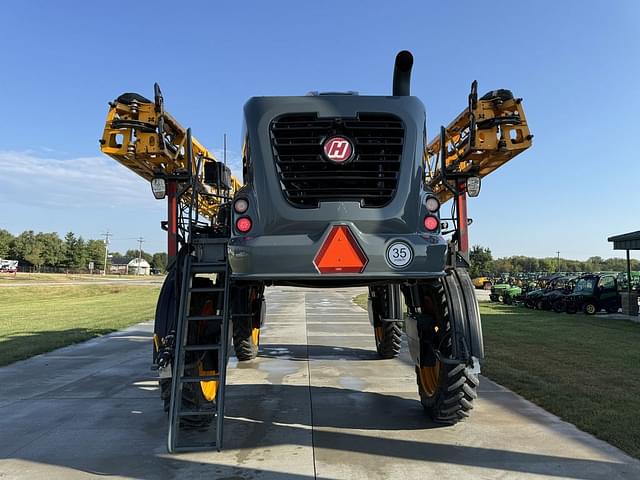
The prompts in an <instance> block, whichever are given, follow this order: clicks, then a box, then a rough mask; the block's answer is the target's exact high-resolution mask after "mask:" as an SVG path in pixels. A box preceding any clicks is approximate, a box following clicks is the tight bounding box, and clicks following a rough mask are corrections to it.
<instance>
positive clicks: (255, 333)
mask: <svg viewBox="0 0 640 480" xmlns="http://www.w3.org/2000/svg"><path fill="white" fill-rule="evenodd" d="M251 341H252V342H253V344H254V345H255V346H256V347H257V346H258V345H260V329H259V328H255V327H254V328H252V329H251Z"/></svg>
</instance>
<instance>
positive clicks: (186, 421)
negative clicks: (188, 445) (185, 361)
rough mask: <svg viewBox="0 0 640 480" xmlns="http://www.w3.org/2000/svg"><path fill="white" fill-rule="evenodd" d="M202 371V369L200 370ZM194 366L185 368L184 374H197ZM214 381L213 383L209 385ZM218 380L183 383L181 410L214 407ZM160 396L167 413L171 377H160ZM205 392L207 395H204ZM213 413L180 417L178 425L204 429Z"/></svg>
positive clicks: (169, 403) (185, 427)
mask: <svg viewBox="0 0 640 480" xmlns="http://www.w3.org/2000/svg"><path fill="white" fill-rule="evenodd" d="M201 372H202V370H201ZM197 374H198V372H197V369H195V368H194V367H191V368H186V367H185V375H188V376H191V375H197ZM213 383H215V385H211V384H213ZM217 383H218V382H199V383H185V384H183V386H182V404H181V408H182V410H209V409H213V408H215V403H214V402H215V396H216V394H217V393H218V385H217ZM159 384H160V398H161V399H162V401H163V404H164V411H165V412H166V413H167V414H169V409H170V408H171V378H161V379H160V380H159ZM205 393H206V394H207V395H205ZM212 421H213V415H189V416H186V417H182V418H180V427H181V428H184V429H187V430H201V429H206V428H207V427H209V425H211V422H212Z"/></svg>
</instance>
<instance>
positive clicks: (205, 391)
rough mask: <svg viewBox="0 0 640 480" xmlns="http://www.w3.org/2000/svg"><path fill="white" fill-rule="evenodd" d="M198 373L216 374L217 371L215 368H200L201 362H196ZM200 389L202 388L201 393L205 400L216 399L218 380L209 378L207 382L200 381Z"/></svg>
mask: <svg viewBox="0 0 640 480" xmlns="http://www.w3.org/2000/svg"><path fill="white" fill-rule="evenodd" d="M198 374H199V375H217V374H218V372H217V371H216V370H205V369H204V368H202V362H200V363H198ZM200 389H201V390H202V395H203V396H204V398H205V399H207V401H209V402H212V401H214V400H215V399H216V395H217V394H218V381H217V380H211V381H209V382H200Z"/></svg>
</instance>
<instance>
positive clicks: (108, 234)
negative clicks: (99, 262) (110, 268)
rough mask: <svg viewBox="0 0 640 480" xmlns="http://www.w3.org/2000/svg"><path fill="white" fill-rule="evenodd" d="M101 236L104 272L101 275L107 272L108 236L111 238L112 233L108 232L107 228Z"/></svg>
mask: <svg viewBox="0 0 640 480" xmlns="http://www.w3.org/2000/svg"><path fill="white" fill-rule="evenodd" d="M102 236H103V237H104V273H103V275H106V274H107V259H108V258H109V238H111V237H112V236H113V234H112V233H110V232H109V230H107V231H106V233H103V234H102Z"/></svg>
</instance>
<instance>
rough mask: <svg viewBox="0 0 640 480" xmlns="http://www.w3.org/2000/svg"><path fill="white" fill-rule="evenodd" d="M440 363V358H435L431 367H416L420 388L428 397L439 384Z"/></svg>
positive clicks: (431, 395)
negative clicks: (434, 362)
mask: <svg viewBox="0 0 640 480" xmlns="http://www.w3.org/2000/svg"><path fill="white" fill-rule="evenodd" d="M441 371H442V364H441V363H440V360H436V364H435V365H434V366H433V367H420V368H419V369H418V378H419V379H420V388H421V389H422V391H423V392H424V393H425V394H426V395H427V396H429V397H433V396H434V395H435V394H436V391H437V390H438V385H440V373H441Z"/></svg>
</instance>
